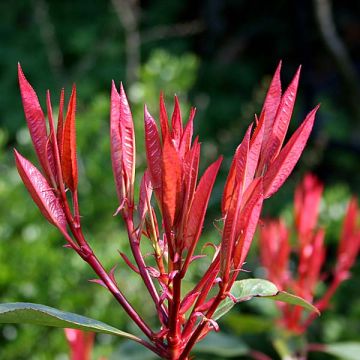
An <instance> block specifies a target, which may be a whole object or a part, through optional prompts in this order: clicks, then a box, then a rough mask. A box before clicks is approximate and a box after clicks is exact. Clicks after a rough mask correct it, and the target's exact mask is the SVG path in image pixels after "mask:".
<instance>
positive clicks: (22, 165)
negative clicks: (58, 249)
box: [14, 150, 66, 230]
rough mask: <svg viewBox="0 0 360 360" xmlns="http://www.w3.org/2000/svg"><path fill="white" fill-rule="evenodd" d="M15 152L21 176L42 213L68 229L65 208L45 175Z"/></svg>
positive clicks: (58, 225) (51, 221) (49, 219)
mask: <svg viewBox="0 0 360 360" xmlns="http://www.w3.org/2000/svg"><path fill="white" fill-rule="evenodd" d="M14 152H15V160H16V167H17V169H18V172H19V174H20V177H21V179H22V181H23V182H24V184H25V186H26V188H27V190H28V191H29V193H30V195H31V197H32V199H33V200H34V202H35V203H36V205H37V206H38V207H39V209H40V211H41V213H42V214H43V215H44V216H45V218H46V219H47V220H48V221H49V222H50V223H51V224H53V225H55V226H57V227H58V228H61V229H63V230H64V229H66V218H65V214H64V210H63V208H62V206H61V204H60V202H59V199H58V198H57V197H56V196H55V194H54V190H53V189H51V187H50V185H49V183H48V182H47V181H46V179H45V178H44V176H43V175H42V174H41V173H40V171H39V170H38V169H37V168H36V167H35V166H34V165H33V164H31V162H30V161H28V160H27V159H25V158H24V157H23V156H22V155H21V154H19V153H18V152H17V151H16V150H14Z"/></svg>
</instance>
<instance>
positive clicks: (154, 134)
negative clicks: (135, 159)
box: [144, 106, 162, 201]
mask: <svg viewBox="0 0 360 360" xmlns="http://www.w3.org/2000/svg"><path fill="white" fill-rule="evenodd" d="M144 121H145V147H146V158H147V163H148V169H149V173H150V178H151V183H152V186H153V189H154V191H155V193H156V195H157V197H158V200H159V201H161V183H162V163H161V158H162V149H161V143H160V137H159V132H158V129H157V126H156V122H155V120H154V119H153V118H152V116H151V115H150V114H149V112H148V110H147V107H146V106H145V108H144Z"/></svg>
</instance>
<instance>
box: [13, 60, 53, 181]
mask: <svg viewBox="0 0 360 360" xmlns="http://www.w3.org/2000/svg"><path fill="white" fill-rule="evenodd" d="M18 78H19V85H20V93H21V99H22V103H23V107H24V113H25V118H26V121H27V124H28V128H29V132H30V136H31V140H32V142H33V144H34V149H35V152H36V155H37V157H38V159H39V162H40V165H41V167H42V168H43V170H44V172H45V174H46V176H47V178H48V180H49V181H50V179H51V171H50V169H49V166H48V158H47V150H46V143H47V130H46V123H45V116H44V113H43V111H42V109H41V106H40V103H39V99H38V97H37V95H36V93H35V91H34V89H33V88H32V86H31V85H30V84H29V82H28V81H27V80H26V78H25V76H24V73H23V71H22V69H21V66H20V64H18Z"/></svg>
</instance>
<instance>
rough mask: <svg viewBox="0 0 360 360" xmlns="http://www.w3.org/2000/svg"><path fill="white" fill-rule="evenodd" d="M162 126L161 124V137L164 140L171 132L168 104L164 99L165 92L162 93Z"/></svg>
mask: <svg viewBox="0 0 360 360" xmlns="http://www.w3.org/2000/svg"><path fill="white" fill-rule="evenodd" d="M159 108H160V126H161V138H162V141H164V139H165V138H166V137H167V136H168V134H169V119H168V115H167V112H166V106H165V101H164V94H163V93H161V94H160V104H159Z"/></svg>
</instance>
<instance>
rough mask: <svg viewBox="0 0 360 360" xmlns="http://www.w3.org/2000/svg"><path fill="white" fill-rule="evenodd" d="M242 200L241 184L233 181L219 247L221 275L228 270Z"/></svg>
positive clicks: (224, 275) (224, 274)
mask: <svg viewBox="0 0 360 360" xmlns="http://www.w3.org/2000/svg"><path fill="white" fill-rule="evenodd" d="M241 201H242V184H241V183H240V182H237V183H235V187H234V189H233V192H232V196H231V199H230V202H229V205H228V208H227V211H226V217H225V223H224V229H223V233H222V239H221V247H220V272H221V276H222V277H223V280H224V277H228V276H229V271H230V261H231V256H232V252H233V246H234V243H235V238H236V229H237V228H238V219H239V213H240V208H241Z"/></svg>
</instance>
